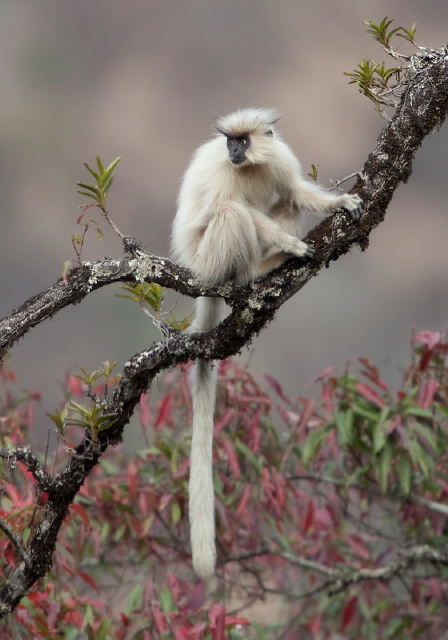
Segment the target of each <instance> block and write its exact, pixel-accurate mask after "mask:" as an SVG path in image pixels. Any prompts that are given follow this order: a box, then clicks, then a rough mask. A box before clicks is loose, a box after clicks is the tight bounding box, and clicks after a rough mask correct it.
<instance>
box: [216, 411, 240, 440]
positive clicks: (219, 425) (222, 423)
mask: <svg viewBox="0 0 448 640" xmlns="http://www.w3.org/2000/svg"><path fill="white" fill-rule="evenodd" d="M234 413H235V411H234V409H230V408H229V409H227V411H225V412H224V415H223V416H222V418H220V419H219V420H218V421H217V422H216V424H215V427H214V429H213V437H214V438H216V436H217V435H218V433H220V431H222V429H224V427H227V425H228V424H229V422H230V421H231V420H232V419H233V415H234Z"/></svg>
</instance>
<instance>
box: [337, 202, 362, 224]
mask: <svg viewBox="0 0 448 640" xmlns="http://www.w3.org/2000/svg"><path fill="white" fill-rule="evenodd" d="M348 198H350V200H348V201H347V202H344V203H343V204H342V205H341V207H340V210H341V211H344V212H345V213H349V214H350V215H351V217H352V219H353V220H354V221H355V222H357V221H358V220H359V219H360V217H361V216H362V214H363V211H364V202H363V200H361V198H360V197H359V196H358V195H347V199H348Z"/></svg>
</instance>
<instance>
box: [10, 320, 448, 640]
mask: <svg viewBox="0 0 448 640" xmlns="http://www.w3.org/2000/svg"><path fill="white" fill-rule="evenodd" d="M412 347H413V348H412V353H413V357H412V361H411V364H410V365H409V366H408V368H407V369H406V370H405V371H404V372H403V380H402V384H401V386H400V388H399V389H398V390H392V389H390V388H389V387H388V385H387V384H386V383H385V382H384V380H383V379H382V377H381V374H380V372H379V370H378V369H377V368H376V367H375V365H374V364H373V363H371V362H369V361H368V360H367V359H365V358H359V359H358V360H357V362H356V363H354V364H353V365H351V366H350V367H348V369H347V370H346V371H344V372H343V373H342V374H337V373H336V372H335V370H334V369H332V368H329V369H327V370H326V371H324V372H323V373H322V374H321V375H320V376H318V377H317V378H316V380H315V385H316V388H318V389H320V392H319V394H316V397H315V398H311V399H310V398H304V397H301V396H299V397H297V398H290V397H288V396H287V395H286V394H285V392H284V390H283V389H282V387H281V385H280V384H279V383H278V381H276V380H275V379H273V378H272V377H271V376H268V375H266V376H265V377H264V380H263V382H262V383H259V382H257V381H256V380H255V379H254V378H253V377H252V376H251V375H250V373H249V372H248V371H247V370H245V369H242V368H240V367H239V366H238V365H237V364H235V363H232V362H227V361H226V362H222V363H220V368H219V373H220V382H219V387H218V399H217V411H216V421H215V445H214V473H215V492H216V512H217V540H218V570H217V576H216V578H215V579H213V580H212V581H210V583H209V584H208V585H205V584H204V583H203V582H202V581H198V580H197V578H195V576H194V575H193V573H192V570H191V566H190V547H189V540H188V536H189V533H188V522H187V521H188V514H187V512H188V506H187V505H188V498H187V484H188V456H189V450H190V433H189V430H188V429H186V426H185V425H186V424H188V422H189V415H190V412H191V406H190V399H189V391H188V381H187V372H185V371H181V370H175V371H171V372H169V373H168V374H166V375H165V377H164V378H163V380H162V381H161V382H160V386H161V390H162V392H163V393H162V397H161V399H160V401H159V402H158V403H157V405H156V406H152V405H151V404H149V403H148V398H143V399H142V402H141V404H140V408H139V418H140V428H141V435H142V442H143V445H142V447H141V449H140V450H139V451H138V453H137V454H136V455H130V454H129V453H126V452H125V451H124V450H123V449H120V448H115V449H113V450H111V451H109V452H108V453H107V454H106V455H104V456H103V457H102V458H101V461H100V464H99V465H98V466H97V467H95V468H94V470H93V472H92V473H91V475H90V476H89V478H88V479H87V481H86V482H85V484H84V485H83V486H82V488H81V490H80V492H79V494H78V496H77V499H76V501H75V504H73V505H72V507H71V510H70V515H69V517H68V518H67V523H66V526H65V527H64V529H63V530H61V532H60V537H59V541H58V546H57V550H56V554H55V559H54V566H53V571H52V573H51V574H50V575H49V578H48V580H46V581H45V582H42V583H40V584H38V585H36V586H35V587H34V589H33V590H32V591H31V592H30V593H29V595H28V596H27V597H26V598H24V599H23V600H22V601H21V603H20V605H19V606H18V607H17V609H16V611H15V612H14V613H13V614H12V615H11V616H10V617H9V619H8V620H6V621H5V622H4V623H3V626H0V630H2V632H3V633H4V634H9V635H7V636H5V637H20V638H23V639H26V638H33V639H41V638H45V639H47V638H48V639H50V638H51V639H53V638H55V637H58V638H66V639H73V640H74V639H75V638H76V639H79V638H86V639H88V640H90V639H91V638H96V639H97V638H107V639H108V638H118V639H120V638H122V639H123V640H124V639H126V640H127V639H136V640H150V639H151V640H152V639H154V638H161V639H162V638H163V639H171V638H173V639H175V640H178V639H181V640H188V639H190V638H191V639H193V638H194V639H197V638H203V639H206V640H224V638H231V639H233V640H236V639H251V640H255V639H258V640H261V639H263V638H266V639H267V638H269V639H272V638H274V639H279V640H280V639H282V640H284V639H286V640H295V639H297V638H304V639H305V640H308V639H310V640H311V639H315V640H326V639H328V640H330V638H331V639H334V638H335V637H340V638H344V639H345V638H347V639H358V638H369V639H378V640H380V639H381V640H383V639H388V638H393V639H397V640H400V639H402V640H405V639H406V640H409V639H410V638H425V640H430V639H432V638H434V639H436V638H440V637H442V633H443V632H444V631H445V630H446V618H447V615H448V586H447V585H448V582H447V577H448V568H447V567H445V566H443V564H434V565H426V564H425V563H424V562H420V563H418V564H417V565H416V566H415V565H414V566H412V565H411V566H409V567H406V568H404V569H400V570H399V571H397V572H396V573H394V574H393V575H392V577H391V578H389V579H385V580H375V579H370V580H367V579H366V580H359V581H358V582H356V583H355V584H353V585H351V584H350V582H347V584H346V585H345V586H344V585H342V586H341V587H340V588H338V589H332V588H330V586H331V585H330V582H328V577H326V576H325V575H323V574H322V573H321V572H320V571H319V570H318V568H319V567H321V566H323V567H324V568H326V567H328V568H330V569H344V570H345V571H346V572H347V575H350V574H351V573H353V572H356V571H358V570H361V569H363V570H369V569H372V570H376V569H378V568H381V567H385V566H387V565H388V564H389V563H390V562H391V561H393V559H394V558H396V557H397V554H398V553H399V551H400V550H401V549H406V548H409V546H410V545H415V544H421V545H423V544H424V545H429V546H431V547H432V548H434V549H436V550H438V549H441V550H443V549H445V548H446V546H447V544H448V527H447V516H448V509H447V508H446V506H445V505H446V502H447V497H448V465H447V463H448V408H447V407H448V342H447V337H446V336H445V335H442V334H440V333H437V332H421V333H419V334H418V335H415V336H414V337H413V339H412ZM111 368H112V365H107V366H104V367H103V368H102V370H101V371H102V372H103V373H102V374H99V375H98V376H97V375H96V373H98V372H96V373H94V374H87V373H83V374H82V375H81V376H78V377H74V376H72V375H69V376H68V377H67V381H66V394H67V395H69V396H71V402H72V406H75V407H82V404H83V403H84V400H82V398H83V396H84V395H85V393H86V391H87V390H88V389H89V388H95V385H96V384H97V383H98V382H101V380H102V378H103V377H104V375H105V374H107V375H108V378H109V380H111V378H110V374H111ZM107 372H109V373H107ZM1 382H2V386H1V390H0V399H1V406H0V416H1V424H2V432H1V438H2V441H1V447H4V448H11V447H15V446H20V445H22V444H24V443H25V442H26V441H27V440H28V439H29V438H30V437H31V434H32V422H33V406H34V404H35V402H36V401H38V395H37V394H27V395H26V394H25V395H23V394H22V395H21V394H17V392H16V390H15V381H14V374H13V373H12V371H11V369H8V368H4V369H3V370H1ZM74 398H76V400H74ZM79 413H80V415H81V414H82V411H81V409H80V410H79ZM79 435H80V434H79V428H78V427H76V426H73V421H72V426H71V425H70V424H68V422H67V424H65V427H64V440H62V439H61V441H60V446H59V447H58V451H57V452H56V457H57V459H58V464H59V465H61V464H62V463H63V461H64V458H65V459H67V456H68V455H69V449H68V447H67V443H71V442H76V441H77V440H79ZM48 464H50V462H49V463H48ZM0 477H1V484H0V517H1V518H2V519H3V520H4V521H6V522H7V523H8V525H9V527H10V528H11V529H12V530H13V531H14V532H15V533H16V534H17V535H19V536H21V537H22V539H23V544H24V545H25V546H26V544H27V541H28V540H29V539H30V538H31V537H32V535H33V526H34V525H33V523H35V521H36V512H37V515H38V512H39V510H41V509H42V508H44V507H43V506H44V504H45V496H44V495H41V496H39V499H38V500H37V501H36V496H35V485H34V481H33V480H32V479H30V474H28V473H27V472H26V470H25V469H24V467H23V466H22V465H20V464H17V465H8V464H7V463H3V468H2V474H1V476H0ZM0 550H1V557H2V562H1V567H0V573H2V574H3V580H5V579H7V575H8V572H9V569H10V567H11V566H17V564H18V563H19V562H20V558H19V557H18V556H17V552H16V549H15V548H14V545H13V544H12V543H11V541H10V540H9V539H8V537H6V536H3V535H2V534H0ZM297 560H299V561H300V562H302V566H300V564H298V563H297ZM303 561H305V562H306V563H308V564H307V565H306V566H304V565H303ZM315 567H317V569H316V568H315ZM257 601H259V602H262V603H263V605H262V606H263V611H266V612H267V611H271V615H270V617H271V620H272V622H271V623H269V624H262V623H261V621H260V620H259V619H258V620H257V612H256V610H252V609H251V605H253V604H254V603H256V602H257ZM338 634H339V635H338Z"/></svg>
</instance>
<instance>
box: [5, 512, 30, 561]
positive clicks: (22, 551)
mask: <svg viewBox="0 0 448 640" xmlns="http://www.w3.org/2000/svg"><path fill="white" fill-rule="evenodd" d="M0 529H1V530H2V531H3V533H4V534H5V535H6V536H7V537H8V538H9V540H10V541H11V542H12V544H13V545H14V546H15V548H16V549H17V552H18V554H19V555H20V557H21V558H22V560H23V561H24V563H25V564H26V566H27V567H28V569H31V568H32V567H31V563H30V560H29V558H28V554H27V552H26V551H25V549H24V547H23V545H22V543H21V542H20V540H19V539H18V537H17V536H16V535H15V534H14V533H13V532H12V531H11V529H10V528H9V526H8V525H7V524H6V522H5V521H4V520H3V518H0Z"/></svg>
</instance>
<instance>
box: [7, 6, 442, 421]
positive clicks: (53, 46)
mask: <svg viewBox="0 0 448 640" xmlns="http://www.w3.org/2000/svg"><path fill="white" fill-rule="evenodd" d="M386 15H388V16H390V17H392V18H395V25H394V26H403V27H406V28H410V27H411V25H412V24H413V23H414V22H417V34H416V36H417V41H418V43H419V44H420V45H423V46H428V47H435V48H436V47H440V46H442V45H444V44H445V43H446V42H447V36H448V28H447V27H448V5H447V2H446V0H430V2H429V3H422V2H421V0H360V1H359V2H352V1H351V0H338V1H336V0H333V1H332V0H315V1H314V2H306V1H297V0H294V1H293V0H275V1H274V0H190V1H189V2H184V3H180V2H165V1H163V0H145V1H143V0H127V1H126V2H124V1H122V2H116V1H115V2H114V1H111V0H96V1H95V2H92V0H76V2H59V0H46V1H45V2H36V1H35V0H21V1H20V2H18V1H17V0H15V1H13V0H1V1H0V92H1V100H0V204H1V206H0V215H1V233H0V260H1V269H0V316H1V317H3V316H5V315H7V314H8V313H9V312H10V311H11V310H12V309H13V308H15V307H17V306H19V305H20V304H21V303H22V302H24V301H25V300H26V299H27V298H28V297H29V296H31V295H34V294H36V293H38V292H40V291H41V290H43V289H44V288H45V287H47V286H49V285H50V284H52V283H53V282H55V281H56V280H57V278H58V277H59V276H60V275H61V271H62V265H63V263H64V262H65V261H66V260H68V259H70V258H75V254H74V250H73V247H72V244H71V236H72V234H74V233H80V231H82V230H81V229H80V227H77V225H76V219H77V217H78V216H79V215H80V213H81V210H80V209H78V208H77V207H78V206H79V205H80V204H82V203H83V202H84V200H85V199H84V198H83V197H82V196H79V195H78V194H77V193H76V182H77V181H78V180H81V181H88V178H89V175H88V174H87V171H86V170H85V168H84V166H83V163H84V162H88V163H89V164H91V165H93V163H94V161H95V156H96V155H100V156H101V158H102V159H103V161H104V162H106V163H109V162H110V161H111V160H113V159H114V158H115V157H117V156H121V157H122V160H121V162H120V164H119V167H118V171H117V175H116V179H115V183H114V186H113V188H112V192H111V194H110V198H109V206H110V213H111V216H112V218H113V219H114V221H115V222H116V224H117V225H118V227H119V228H120V229H121V231H122V232H123V233H124V234H126V235H130V236H133V237H135V238H137V240H138V241H139V242H140V243H141V244H143V245H144V246H145V247H146V248H147V249H148V250H149V251H151V252H153V253H155V254H157V255H167V254H168V251H169V235H170V225H171V221H172V218H173V215H174V212H175V207H176V194H177V190H178V187H179V182H180V179H181V176H182V173H183V171H184V170H185V168H186V166H187V164H188V161H189V157H190V155H191V153H192V152H193V151H194V149H195V148H196V147H197V146H198V145H199V144H200V143H201V142H202V141H204V140H206V139H207V138H208V137H209V136H210V134H211V132H212V126H213V117H214V116H216V115H217V114H222V113H225V112H227V111H229V110H233V109H235V108H236V107H239V106H272V107H277V108H278V109H279V110H280V111H281V113H282V114H283V117H282V120H281V122H280V123H279V128H280V131H281V133H282V135H283V136H284V138H285V139H286V141H287V142H288V143H289V144H290V145H291V146H292V148H293V149H294V151H295V152H296V153H297V155H298V157H299V158H300V160H301V162H302V164H303V167H304V169H305V172H306V173H308V171H309V170H310V165H311V163H313V164H315V165H318V167H319V182H321V183H322V184H324V185H327V186H328V184H329V181H330V180H332V179H333V180H337V179H341V178H343V177H344V176H346V175H348V174H350V173H352V172H355V171H357V170H360V169H361V168H362V165H363V163H364V161H365V159H366V157H367V155H368V154H369V152H370V151H371V150H372V149H373V148H374V145H375V141H376V138H377V136H378V134H379V132H380V131H381V129H382V127H383V126H384V124H385V123H384V121H382V120H381V119H380V117H379V116H378V115H377V113H376V112H375V110H374V108H373V106H372V105H371V103H370V102H369V101H368V100H367V99H366V98H364V97H362V96H361V95H360V94H359V93H358V91H357V88H356V87H355V86H354V85H349V84H348V78H347V77H345V76H344V75H343V72H344V71H347V72H350V71H352V70H353V69H354V68H355V67H356V65H357V63H358V62H359V61H361V60H362V59H364V58H374V59H375V60H377V61H378V62H382V61H386V64H387V66H389V67H392V66H396V65H395V63H394V61H393V60H392V59H390V58H389V59H388V57H387V56H386V54H385V53H384V52H383V51H382V49H381V47H380V45H378V44H377V43H375V42H374V41H373V40H372V38H371V37H370V36H368V35H367V34H366V33H365V29H366V27H365V26H364V25H363V24H362V22H363V20H373V21H375V22H380V21H381V19H382V18H383V17H384V16H386ZM396 42H397V44H399V42H401V40H400V39H397V40H396ZM402 50H403V51H405V52H409V51H410V47H409V46H408V45H407V43H405V42H403V44H402ZM447 142H448V129H447V127H446V126H445V127H444V128H443V129H442V130H441V131H440V132H438V133H437V134H436V135H434V136H431V137H430V138H428V139H426V141H425V143H424V146H423V148H422V149H421V150H419V152H418V153H417V156H416V160H415V165H414V171H413V174H412V176H411V179H410V180H409V183H408V184H407V185H402V186H401V187H400V188H399V190H398V192H397V193H396V195H395V197H394V199H393V201H392V204H391V206H390V208H389V211H388V214H387V218H386V221H385V222H384V223H383V224H382V225H381V226H380V228H378V229H377V230H376V231H375V232H374V233H373V234H372V236H371V246H370V247H369V249H368V251H367V252H365V253H363V254H361V253H360V251H359V250H358V249H353V250H352V252H351V254H350V255H349V256H346V257H344V258H342V259H340V260H339V261H338V262H337V263H333V264H332V265H331V268H330V269H328V270H324V271H323V272H322V273H321V274H320V275H319V276H318V277H317V278H316V279H314V280H313V281H311V282H310V283H309V284H308V285H307V286H306V287H305V288H304V289H303V291H301V292H300V293H299V294H298V295H296V296H295V297H294V298H293V299H292V300H290V301H289V302H288V303H287V304H285V305H284V307H283V308H282V309H281V311H280V313H279V314H278V316H277V318H276V321H275V322H273V323H272V324H271V325H270V326H269V327H268V328H267V329H266V330H265V331H264V332H263V333H262V334H261V335H260V336H259V337H258V338H257V339H256V340H255V341H254V343H253V345H252V346H251V348H250V350H247V351H245V352H244V353H243V354H242V356H241V360H242V362H244V363H250V367H251V369H252V371H253V372H255V373H256V374H257V375H261V374H262V373H263V372H268V371H269V373H270V374H271V375H273V376H276V377H277V378H278V379H279V381H280V382H281V384H282V385H283V386H284V388H285V390H287V391H288V393H290V394H292V395H293V396H297V395H307V394H308V395H309V394H310V393H312V390H310V389H309V388H308V387H306V383H307V381H308V380H310V379H311V378H312V377H313V376H314V375H316V374H317V373H319V372H320V371H321V370H322V369H323V368H324V367H326V366H328V365H335V366H337V367H339V368H343V367H344V366H345V363H346V361H347V359H354V358H356V357H357V356H360V355H363V356H367V357H369V358H371V359H373V360H374V361H375V363H376V364H377V365H379V366H380V367H381V369H382V372H383V374H384V377H385V378H386V379H387V380H388V381H389V382H391V383H393V382H394V380H398V377H399V375H400V366H401V365H405V364H406V363H407V361H408V357H409V346H408V345H409V336H410V334H411V331H412V329H413V328H415V329H417V330H420V329H443V328H445V327H447V326H448V295H447V294H448V278H447V266H448V251H447V240H448V217H447V204H446V203H447V183H446V177H445V173H446V165H447V153H448V152H447ZM349 186H350V185H348V187H349ZM91 217H96V219H97V220H98V222H99V223H100V226H101V228H102V230H103V231H104V235H105V237H104V240H103V242H102V243H100V242H98V240H97V238H96V232H95V231H94V230H92V231H91V232H90V233H89V234H88V237H87V241H86V246H85V248H84V251H83V259H91V260H96V259H100V258H102V257H103V256H105V255H110V256H113V257H117V258H118V257H120V256H121V255H122V249H121V243H120V241H119V239H118V238H117V237H116V236H114V234H113V232H112V231H111V230H110V229H109V228H107V225H106V224H105V223H104V222H103V221H101V220H100V219H99V217H98V216H97V215H96V214H95V212H94V210H93V209H91V210H90V211H89V212H88V214H87V218H91ZM315 221H316V220H314V221H313V223H314V222H315ZM116 293H119V287H108V288H107V289H104V290H102V291H99V292H96V293H94V294H93V295H90V296H89V297H88V298H87V299H86V300H84V301H83V302H82V304H80V305H77V306H76V307H70V308H68V309H66V310H64V311H63V312H62V313H59V314H58V315H57V316H56V317H55V318H54V319H53V320H51V321H49V322H45V323H43V324H42V325H41V326H39V327H37V328H36V329H34V330H33V331H32V332H31V333H30V334H29V335H27V336H26V337H25V338H24V339H23V340H22V341H21V342H20V344H19V345H17V346H16V347H14V349H13V350H12V351H11V364H12V367H13V368H14V369H15V371H16V373H17V376H18V382H19V384H20V386H22V387H27V388H29V389H32V390H35V389H39V390H41V391H42V392H43V394H44V397H43V400H42V402H41V403H40V405H39V407H38V422H39V424H40V425H41V427H42V428H47V427H48V419H47V418H46V417H45V412H46V411H53V410H54V407H55V405H56V404H57V403H58V401H59V400H60V398H61V381H62V380H63V379H64V376H65V374H66V372H67V371H68V370H69V369H74V368H76V367H79V366H82V367H84V368H85V369H88V370H93V369H96V368H98V367H99V366H101V363H102V362H103V361H104V360H106V359H107V360H110V361H112V360H117V361H118V363H119V366H118V370H121V368H122V365H123V363H124V362H125V361H126V360H127V359H129V358H130V357H131V356H132V355H133V354H134V353H135V352H137V351H138V350H141V349H143V348H145V347H148V346H149V345H150V343H151V342H152V341H153V340H154V339H157V338H158V337H159V334H158V332H157V330H156V329H154V328H153V327H152V325H151V323H150V322H149V321H148V319H147V318H146V316H145V315H144V314H143V313H142V312H141V310H140V309H139V308H138V306H137V305H132V304H131V303H129V302H127V301H125V300H123V299H121V298H116V297H115V294H116ZM168 307H174V312H175V313H176V315H179V316H182V315H183V314H186V313H188V312H189V311H190V310H191V307H192V302H191V301H190V300H187V299H181V297H180V296H179V295H177V294H176V295H170V297H169V302H168Z"/></svg>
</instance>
